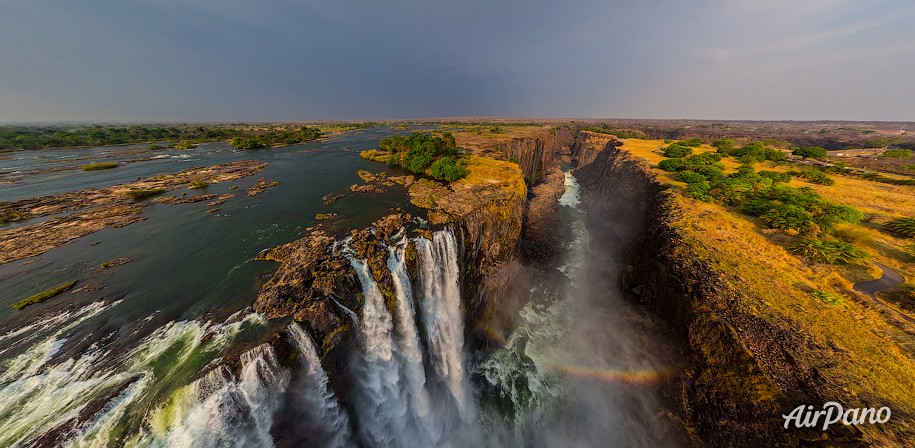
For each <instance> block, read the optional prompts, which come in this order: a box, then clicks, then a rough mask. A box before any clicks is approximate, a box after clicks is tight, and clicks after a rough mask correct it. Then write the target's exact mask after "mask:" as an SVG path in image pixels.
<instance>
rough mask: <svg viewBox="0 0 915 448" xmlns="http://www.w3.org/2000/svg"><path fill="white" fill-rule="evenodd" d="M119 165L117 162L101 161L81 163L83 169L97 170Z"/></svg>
mask: <svg viewBox="0 0 915 448" xmlns="http://www.w3.org/2000/svg"><path fill="white" fill-rule="evenodd" d="M119 166H120V165H119V164H118V163H117V162H101V163H90V164H89V165H83V166H82V170H83V171H99V170H110V169H112V168H117V167H119Z"/></svg>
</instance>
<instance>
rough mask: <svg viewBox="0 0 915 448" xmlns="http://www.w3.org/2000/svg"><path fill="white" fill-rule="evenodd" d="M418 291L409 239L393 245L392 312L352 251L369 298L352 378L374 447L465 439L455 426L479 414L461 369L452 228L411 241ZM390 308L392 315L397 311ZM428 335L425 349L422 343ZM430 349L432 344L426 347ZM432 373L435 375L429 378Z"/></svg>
mask: <svg viewBox="0 0 915 448" xmlns="http://www.w3.org/2000/svg"><path fill="white" fill-rule="evenodd" d="M414 244H415V246H416V249H417V255H418V257H417V260H416V262H417V271H418V273H417V284H418V285H419V286H418V291H417V294H415V295H416V296H417V297H418V298H419V308H420V310H421V311H420V315H421V321H422V323H423V324H424V325H422V330H423V336H425V338H422V337H421V335H420V325H418V324H417V315H416V305H417V304H416V303H415V301H414V288H413V284H412V282H411V281H410V275H409V273H408V272H407V268H406V254H405V251H406V246H407V241H406V240H401V241H399V242H398V243H397V244H395V245H393V246H391V247H389V248H388V252H389V254H388V255H389V256H388V260H387V266H388V269H389V271H390V272H391V275H392V280H393V284H394V296H395V297H394V299H395V300H394V301H393V303H392V307H393V310H389V309H388V307H387V306H386V304H385V298H384V294H382V292H381V290H380V289H379V287H378V285H377V284H376V282H375V281H374V279H373V278H372V277H371V275H370V272H369V269H368V267H367V266H366V264H365V263H364V262H362V261H360V260H358V259H355V258H353V257H351V258H350V263H351V264H352V266H353V268H354V269H355V271H356V273H357V275H358V277H359V282H360V284H361V285H362V292H363V295H364V297H365V303H364V305H363V308H362V318H361V321H360V322H361V325H360V339H361V342H362V346H363V347H362V348H363V351H362V353H361V354H360V359H359V364H360V366H359V371H358V374H357V375H356V377H355V380H356V381H357V382H358V383H359V384H358V389H357V391H356V392H355V393H356V395H357V397H358V398H357V400H358V402H357V405H356V406H355V407H354V412H355V416H356V417H357V419H358V421H359V427H360V429H361V430H360V438H361V440H362V441H363V442H364V443H366V444H367V445H370V446H404V447H415V446H436V445H442V444H448V443H450V442H453V441H454V440H456V439H458V438H463V437H464V435H462V434H460V433H459V432H458V431H457V430H458V429H461V428H466V427H467V424H468V423H470V422H471V421H473V419H474V418H475V412H474V406H473V404H472V402H471V397H472V394H471V392H470V385H469V381H468V378H467V372H466V370H465V368H464V356H465V354H464V339H463V331H464V325H463V317H462V313H461V292H460V283H459V280H460V270H459V268H458V265H457V243H456V241H455V238H454V234H453V233H451V232H450V231H441V232H436V233H435V234H434V235H433V240H432V241H429V240H426V239H423V238H417V239H416V240H414ZM392 311H393V314H392ZM423 340H425V341H427V347H424V345H423V343H422V341H423ZM424 348H427V350H424ZM427 372H428V373H429V374H430V376H427Z"/></svg>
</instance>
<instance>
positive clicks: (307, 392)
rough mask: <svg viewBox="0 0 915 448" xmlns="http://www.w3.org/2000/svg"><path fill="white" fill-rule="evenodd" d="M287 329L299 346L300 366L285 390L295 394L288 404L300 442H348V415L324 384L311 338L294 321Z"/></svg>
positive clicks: (341, 444) (317, 444) (333, 444)
mask: <svg viewBox="0 0 915 448" xmlns="http://www.w3.org/2000/svg"><path fill="white" fill-rule="evenodd" d="M286 333H287V334H288V335H289V338H290V339H291V340H292V342H293V343H294V344H295V346H296V348H297V349H298V364H299V368H298V369H297V370H295V371H294V378H293V382H292V384H291V386H290V387H289V390H288V393H289V394H290V395H292V396H293V397H294V398H292V399H291V401H292V402H293V403H292V405H291V406H290V408H291V409H292V410H293V412H294V414H295V415H294V421H295V425H296V432H300V433H302V434H305V436H306V437H307V440H305V441H303V443H301V444H300V446H314V447H344V446H349V445H350V443H351V442H350V439H351V436H350V431H349V419H348V418H347V416H346V414H345V413H344V412H343V410H342V409H340V405H339V404H338V403H337V399H336V397H335V396H334V394H333V393H332V392H331V391H330V390H329V389H328V387H327V383H328V378H327V373H326V372H325V371H324V369H323V368H322V367H321V360H320V359H319V358H318V352H317V349H316V348H315V344H314V342H313V341H312V340H311V337H310V336H308V334H307V333H305V331H303V330H302V328H301V327H299V325H298V324H296V323H291V324H289V327H287V328H286ZM287 412H289V410H288V409H287Z"/></svg>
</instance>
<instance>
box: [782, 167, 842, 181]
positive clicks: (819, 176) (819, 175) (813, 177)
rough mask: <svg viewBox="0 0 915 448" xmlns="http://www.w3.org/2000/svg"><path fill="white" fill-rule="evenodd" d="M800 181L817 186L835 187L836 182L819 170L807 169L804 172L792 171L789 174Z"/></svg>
mask: <svg viewBox="0 0 915 448" xmlns="http://www.w3.org/2000/svg"><path fill="white" fill-rule="evenodd" d="M788 173H789V174H791V175H792V176H795V177H797V178H798V179H804V180H806V181H807V182H810V183H812V184H817V185H835V183H836V181H835V180H833V179H832V178H831V177H829V176H827V175H826V173H824V172H822V171H820V170H817V169H806V170H802V171H796V170H792V171H789V172H788Z"/></svg>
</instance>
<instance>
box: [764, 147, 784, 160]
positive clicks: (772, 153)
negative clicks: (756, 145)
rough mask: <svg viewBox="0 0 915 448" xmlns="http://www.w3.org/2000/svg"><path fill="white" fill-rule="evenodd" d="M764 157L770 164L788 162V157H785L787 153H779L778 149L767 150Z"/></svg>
mask: <svg viewBox="0 0 915 448" xmlns="http://www.w3.org/2000/svg"><path fill="white" fill-rule="evenodd" d="M764 157H765V159H766V160H768V161H770V162H783V161H785V160H788V156H787V155H785V152H784V151H779V150H777V149H767V150H766V151H765V154H764Z"/></svg>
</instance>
